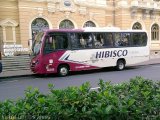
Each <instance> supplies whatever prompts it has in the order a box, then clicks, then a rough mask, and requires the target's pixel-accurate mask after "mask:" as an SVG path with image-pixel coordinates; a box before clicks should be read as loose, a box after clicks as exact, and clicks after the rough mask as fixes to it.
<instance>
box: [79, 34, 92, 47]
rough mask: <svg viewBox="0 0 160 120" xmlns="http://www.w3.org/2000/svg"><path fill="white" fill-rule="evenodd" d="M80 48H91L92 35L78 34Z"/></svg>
mask: <svg viewBox="0 0 160 120" xmlns="http://www.w3.org/2000/svg"><path fill="white" fill-rule="evenodd" d="M78 39H79V41H80V44H81V48H93V37H92V35H91V34H90V33H84V34H78Z"/></svg>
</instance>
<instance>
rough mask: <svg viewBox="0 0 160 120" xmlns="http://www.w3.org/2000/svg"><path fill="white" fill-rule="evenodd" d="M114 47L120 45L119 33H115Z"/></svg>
mask: <svg viewBox="0 0 160 120" xmlns="http://www.w3.org/2000/svg"><path fill="white" fill-rule="evenodd" d="M114 37H115V39H114V41H115V47H118V46H122V40H121V34H120V33H115V36H114Z"/></svg>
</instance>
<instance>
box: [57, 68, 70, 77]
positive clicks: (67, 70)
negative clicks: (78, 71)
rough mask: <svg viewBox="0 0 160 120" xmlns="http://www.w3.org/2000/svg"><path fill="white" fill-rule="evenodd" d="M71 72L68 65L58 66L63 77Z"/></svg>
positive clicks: (59, 73)
mask: <svg viewBox="0 0 160 120" xmlns="http://www.w3.org/2000/svg"><path fill="white" fill-rule="evenodd" d="M68 73H69V68H68V66H67V65H60V66H59V67H58V75H59V76H61V77H64V76H67V75H68Z"/></svg>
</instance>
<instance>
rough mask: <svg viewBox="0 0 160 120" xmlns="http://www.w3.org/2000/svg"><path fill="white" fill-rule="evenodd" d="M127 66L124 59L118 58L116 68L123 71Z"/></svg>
mask: <svg viewBox="0 0 160 120" xmlns="http://www.w3.org/2000/svg"><path fill="white" fill-rule="evenodd" d="M124 68H125V61H124V60H118V61H117V66H116V69H117V70H119V71H121V70H123V69H124Z"/></svg>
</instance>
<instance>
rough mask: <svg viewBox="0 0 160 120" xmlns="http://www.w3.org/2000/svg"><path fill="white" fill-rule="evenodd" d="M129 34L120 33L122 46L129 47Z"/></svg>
mask: <svg viewBox="0 0 160 120" xmlns="http://www.w3.org/2000/svg"><path fill="white" fill-rule="evenodd" d="M129 41H130V33H122V46H126V47H127V46H129Z"/></svg>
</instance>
